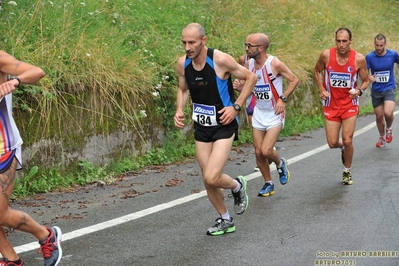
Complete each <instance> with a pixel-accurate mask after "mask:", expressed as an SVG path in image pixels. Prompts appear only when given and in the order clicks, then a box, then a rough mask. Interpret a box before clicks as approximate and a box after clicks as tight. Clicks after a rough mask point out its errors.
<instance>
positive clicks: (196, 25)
mask: <svg viewBox="0 0 399 266" xmlns="http://www.w3.org/2000/svg"><path fill="white" fill-rule="evenodd" d="M184 28H185V29H186V28H196V29H197V31H198V35H199V37H200V38H203V37H205V36H206V35H205V29H204V27H203V26H202V25H201V24H199V23H196V22H192V23H189V24H187V25H186V27H184Z"/></svg>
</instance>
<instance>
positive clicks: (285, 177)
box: [277, 157, 291, 185]
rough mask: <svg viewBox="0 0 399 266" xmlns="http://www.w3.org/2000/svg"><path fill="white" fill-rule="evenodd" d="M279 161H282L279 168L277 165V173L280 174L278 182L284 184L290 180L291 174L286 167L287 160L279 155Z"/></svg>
mask: <svg viewBox="0 0 399 266" xmlns="http://www.w3.org/2000/svg"><path fill="white" fill-rule="evenodd" d="M281 161H282V162H283V163H282V165H281V168H278V167H277V172H278V175H279V176H280V183H281V185H285V184H287V183H288V182H290V178H291V174H290V171H289V170H288V168H287V160H286V159H285V158H283V157H281Z"/></svg>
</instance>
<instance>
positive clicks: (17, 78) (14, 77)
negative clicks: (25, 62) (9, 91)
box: [8, 76, 21, 87]
mask: <svg viewBox="0 0 399 266" xmlns="http://www.w3.org/2000/svg"><path fill="white" fill-rule="evenodd" d="M13 79H16V80H17V81H18V85H17V87H18V86H19V85H21V80H20V79H19V77H18V76H11V77H10V78H9V79H8V80H13Z"/></svg>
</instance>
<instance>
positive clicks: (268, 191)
mask: <svg viewBox="0 0 399 266" xmlns="http://www.w3.org/2000/svg"><path fill="white" fill-rule="evenodd" d="M271 195H274V184H273V183H268V182H266V183H265V184H264V185H263V187H262V189H261V190H259V192H258V196H261V197H268V196H271Z"/></svg>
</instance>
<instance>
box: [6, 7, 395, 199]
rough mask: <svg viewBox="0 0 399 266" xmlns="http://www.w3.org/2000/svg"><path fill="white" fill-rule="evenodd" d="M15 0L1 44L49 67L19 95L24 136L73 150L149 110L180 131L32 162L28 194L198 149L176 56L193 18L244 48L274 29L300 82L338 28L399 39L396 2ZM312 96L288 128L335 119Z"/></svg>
mask: <svg viewBox="0 0 399 266" xmlns="http://www.w3.org/2000/svg"><path fill="white" fill-rule="evenodd" d="M15 2H16V3H17V5H11V4H8V2H6V1H3V5H2V10H1V11H0V15H1V16H2V19H1V20H0V26H1V29H2V35H1V36H2V37H1V38H0V42H1V45H2V48H1V49H2V50H5V51H7V52H9V53H11V54H13V55H15V56H16V57H17V58H19V59H21V60H23V61H27V62H29V63H32V64H35V65H38V66H41V67H43V69H44V70H45V71H46V73H47V76H46V77H45V78H44V79H43V80H42V81H41V82H40V83H39V84H38V86H24V87H23V88H22V89H21V90H20V91H19V92H18V93H15V97H14V105H15V109H14V112H15V117H16V118H17V123H18V126H19V128H20V131H21V134H22V137H23V139H24V143H25V145H32V144H34V143H36V142H38V141H40V140H43V139H44V140H47V139H50V140H56V141H59V142H61V143H62V145H63V147H66V148H69V149H72V150H73V149H74V148H76V147H78V146H79V145H81V143H80V142H79V141H80V140H81V139H83V138H84V137H86V136H90V135H96V134H104V135H107V134H108V133H112V132H114V131H115V130H118V129H120V128H127V129H130V130H134V131H136V132H138V133H137V134H140V133H139V132H141V131H142V130H143V127H144V124H145V122H146V121H148V120H149V121H154V123H156V124H157V126H162V127H164V128H165V131H166V132H168V134H170V135H171V136H170V137H169V138H168V139H167V141H165V143H164V144H163V145H159V146H157V147H154V148H153V149H151V150H150V151H148V153H147V154H141V155H140V156H138V157H133V156H132V155H131V154H129V153H127V154H126V156H125V157H124V158H122V159H120V160H115V161H113V162H112V163H111V164H109V165H103V166H93V165H91V163H90V162H86V161H82V162H77V163H76V165H75V166H74V167H73V169H63V167H61V166H60V167H46V166H43V165H40V167H39V166H36V165H30V167H28V168H27V169H26V170H25V172H24V176H25V177H24V178H23V179H21V180H20V181H19V182H18V184H17V186H16V194H17V195H27V194H30V193H37V192H43V191H51V190H54V189H57V188H62V187H69V186H73V185H74V184H84V183H90V182H94V181H95V180H97V179H98V178H103V179H109V180H112V176H114V175H118V174H121V173H123V172H129V171H133V170H137V169H140V168H142V167H145V166H148V165H154V164H163V163H171V162H173V161H179V160H182V159H184V158H185V157H190V156H193V155H194V152H193V151H194V149H193V144H192V136H189V135H187V136H182V135H179V134H181V133H178V132H179V131H177V130H176V129H175V128H174V125H173V115H174V112H175V94H176V86H177V81H176V72H175V64H176V59H177V58H178V56H181V55H182V54H184V50H183V48H182V45H181V40H180V38H181V36H180V35H181V30H182V28H183V27H184V26H185V25H186V24H187V23H189V22H192V21H195V22H199V23H201V24H202V25H204V27H205V29H206V33H207V36H208V43H207V45H208V46H209V47H215V48H218V49H220V50H222V51H224V52H227V53H229V54H231V55H232V56H233V57H235V58H238V57H239V56H240V55H241V54H242V53H243V52H244V46H243V42H244V39H245V37H246V35H248V34H249V33H253V32H258V31H262V32H265V33H266V34H267V35H268V36H269V37H270V40H271V45H270V50H269V52H270V53H272V54H274V55H277V56H278V57H279V58H280V59H281V60H282V61H283V62H285V63H286V64H287V65H288V66H289V67H290V68H291V69H292V71H293V72H294V73H295V74H296V75H297V76H298V77H299V78H300V80H301V84H300V86H299V88H298V90H300V89H301V88H303V87H304V86H305V85H304V84H309V83H311V82H312V80H313V79H312V69H313V67H314V64H315V62H316V60H317V58H318V56H319V55H320V53H321V52H322V50H323V49H325V48H329V47H332V46H333V45H334V31H335V30H336V29H337V28H339V27H342V26H345V27H349V28H350V29H352V31H353V44H352V47H353V48H354V49H356V50H358V51H359V52H361V53H363V54H367V53H368V52H370V51H371V50H373V49H374V47H373V37H374V36H375V35H376V34H377V33H383V34H385V35H386V36H387V37H388V47H390V48H395V47H399V35H398V34H397V32H398V31H399V23H398V20H399V19H398V18H397V14H398V13H399V2H398V1H394V0H384V1H383V0H380V1H375V0H373V1H372V0H353V1H350V2H348V1H343V0H337V1H333V3H330V2H328V1H318V0H309V1H296V0H279V1H266V0H258V1H251V2H246V3H245V4H243V2H242V1H239V0H227V1H214V0H204V1H185V0H175V1H170V0H169V1H168V0H147V1H144V0H136V1H126V0H114V1H75V2H71V1H66V0H60V1H34V2H32V1H29V0H21V1H15ZM307 86H308V85H307ZM302 101H303V102H307V99H301V101H299V102H297V103H295V104H293V106H295V107H292V108H293V109H291V110H290V109H288V112H287V120H286V125H285V128H284V130H283V132H282V136H289V135H291V134H300V133H301V132H306V131H308V130H311V129H313V128H318V127H321V126H323V125H324V121H323V118H322V116H321V115H322V113H321V110H320V106H312V107H311V108H310V110H302V108H300V107H301V105H303V104H301V103H302ZM368 108H369V107H365V108H362V109H361V112H367V111H366V110H368ZM369 110H371V111H372V108H371V109H369ZM144 114H146V115H144ZM76 134H77V135H76ZM142 137H143V138H144V135H143V136H142ZM251 138H252V137H251V134H250V130H248V128H242V129H241V137H240V141H239V142H238V143H237V144H236V145H239V144H240V143H246V142H251ZM143 141H145V140H144V139H143ZM175 147H179V148H178V149H176V148H175ZM72 171H73V174H70V172H72Z"/></svg>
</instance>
